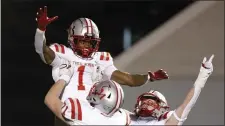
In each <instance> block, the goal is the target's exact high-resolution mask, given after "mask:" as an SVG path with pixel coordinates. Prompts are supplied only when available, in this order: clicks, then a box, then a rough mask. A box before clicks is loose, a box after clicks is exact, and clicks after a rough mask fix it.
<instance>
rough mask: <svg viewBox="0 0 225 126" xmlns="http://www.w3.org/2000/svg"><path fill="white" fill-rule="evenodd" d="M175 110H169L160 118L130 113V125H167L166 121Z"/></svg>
mask: <svg viewBox="0 0 225 126" xmlns="http://www.w3.org/2000/svg"><path fill="white" fill-rule="evenodd" d="M173 112H174V111H169V112H166V113H165V114H163V115H162V116H160V118H159V119H155V118H152V117H147V118H144V117H137V116H135V115H130V119H131V122H130V125H151V126H152V125H165V123H166V121H167V120H168V119H169V118H170V116H171V115H172V114H173Z"/></svg>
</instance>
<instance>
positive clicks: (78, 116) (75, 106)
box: [61, 98, 82, 124]
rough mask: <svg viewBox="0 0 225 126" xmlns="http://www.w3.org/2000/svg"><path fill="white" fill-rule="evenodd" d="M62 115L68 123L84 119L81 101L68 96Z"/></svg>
mask: <svg viewBox="0 0 225 126" xmlns="http://www.w3.org/2000/svg"><path fill="white" fill-rule="evenodd" d="M61 114H62V117H63V118H64V119H65V121H66V122H67V123H68V124H74V123H77V122H79V121H82V109H81V103H80V101H79V100H78V99H76V98H75V99H72V98H68V99H67V100H65V102H64V104H63V106H62V108H61Z"/></svg>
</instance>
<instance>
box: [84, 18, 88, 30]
mask: <svg viewBox="0 0 225 126" xmlns="http://www.w3.org/2000/svg"><path fill="white" fill-rule="evenodd" d="M84 21H85V23H86V28H87V33H89V28H88V27H89V26H88V22H87V19H86V18H84Z"/></svg>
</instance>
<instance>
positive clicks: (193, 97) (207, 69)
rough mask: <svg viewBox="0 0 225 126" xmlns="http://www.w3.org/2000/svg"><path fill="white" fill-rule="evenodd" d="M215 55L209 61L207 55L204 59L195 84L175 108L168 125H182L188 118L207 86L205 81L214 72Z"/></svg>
mask: <svg viewBox="0 0 225 126" xmlns="http://www.w3.org/2000/svg"><path fill="white" fill-rule="evenodd" d="M213 57H214V55H212V56H211V57H210V58H209V60H208V61H206V57H205V58H204V59H203V62H202V65H201V68H200V72H199V75H198V77H197V79H196V81H195V83H194V86H193V87H192V88H191V89H190V91H189V92H188V94H187V96H186V98H185V100H184V102H183V103H182V104H181V105H180V106H179V107H178V108H177V109H176V110H175V112H174V113H173V114H172V116H171V117H170V118H169V119H168V120H167V122H166V125H182V124H183V122H184V121H185V120H186V119H187V116H188V114H189V112H190V111H191V109H192V107H193V106H194V105H195V103H196V101H197V99H198V97H199V95H200V92H201V90H202V88H203V87H204V86H205V83H206V81H207V79H208V77H209V76H210V75H211V74H212V72H213V65H212V60H213Z"/></svg>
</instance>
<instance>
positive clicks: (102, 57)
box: [100, 52, 104, 60]
mask: <svg viewBox="0 0 225 126" xmlns="http://www.w3.org/2000/svg"><path fill="white" fill-rule="evenodd" d="M103 59H104V53H103V52H102V53H101V57H100V60H103Z"/></svg>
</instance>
